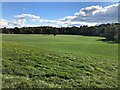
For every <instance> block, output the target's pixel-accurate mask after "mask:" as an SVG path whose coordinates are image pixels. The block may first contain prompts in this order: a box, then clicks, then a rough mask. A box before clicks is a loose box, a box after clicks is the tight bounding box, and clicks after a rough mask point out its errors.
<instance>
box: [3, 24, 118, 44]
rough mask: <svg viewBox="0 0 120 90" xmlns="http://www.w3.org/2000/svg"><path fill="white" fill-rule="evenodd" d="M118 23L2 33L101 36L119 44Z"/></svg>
mask: <svg viewBox="0 0 120 90" xmlns="http://www.w3.org/2000/svg"><path fill="white" fill-rule="evenodd" d="M119 28H120V23H113V24H109V23H108V24H101V25H97V26H91V27H88V26H87V25H85V26H80V27H75V26H73V27H60V28H57V27H50V26H40V27H22V28H18V27H15V28H6V27H4V28H2V33H6V34H48V35H49V34H54V36H55V35H56V34H69V35H84V36H101V37H105V38H106V40H107V41H114V42H117V43H119V42H120V31H119Z"/></svg>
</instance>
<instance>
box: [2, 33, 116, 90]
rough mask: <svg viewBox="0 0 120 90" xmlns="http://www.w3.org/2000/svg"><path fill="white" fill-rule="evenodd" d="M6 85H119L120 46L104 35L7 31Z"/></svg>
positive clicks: (18, 86) (89, 86)
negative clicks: (103, 39) (119, 54)
mask: <svg viewBox="0 0 120 90" xmlns="http://www.w3.org/2000/svg"><path fill="white" fill-rule="evenodd" d="M2 38H3V42H2V46H3V62H2V64H3V71H2V72H3V88H22V87H23V88H25V87H27V88H28V87H30V88H36V87H37V88H70V87H71V88H74V87H80V88H86V87H87V88H116V87H117V84H118V80H117V78H118V76H117V71H118V45H117V44H110V43H107V42H102V41H99V39H102V38H101V37H89V36H77V35H57V36H55V37H54V36H53V35H32V34H31V35H30V34H29V35H25V34H24V35H23V34H21V35H15V34H14V35H13V34H3V35H2Z"/></svg>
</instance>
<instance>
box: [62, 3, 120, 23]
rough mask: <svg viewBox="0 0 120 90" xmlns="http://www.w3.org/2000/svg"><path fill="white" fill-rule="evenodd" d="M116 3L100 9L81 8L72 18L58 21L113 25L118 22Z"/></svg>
mask: <svg viewBox="0 0 120 90" xmlns="http://www.w3.org/2000/svg"><path fill="white" fill-rule="evenodd" d="M118 5H119V4H118V3H116V4H113V5H110V6H106V7H101V6H99V5H96V6H90V7H86V8H82V9H81V10H80V11H79V12H77V13H75V14H74V15H73V16H67V17H64V18H62V19H60V20H61V21H63V22H66V21H69V22H87V23H93V22H94V23H115V22H118V18H117V17H118Z"/></svg>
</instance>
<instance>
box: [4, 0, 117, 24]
mask: <svg viewBox="0 0 120 90" xmlns="http://www.w3.org/2000/svg"><path fill="white" fill-rule="evenodd" d="M113 4H116V2H3V3H2V18H3V19H4V20H7V21H12V20H15V19H16V18H15V16H16V15H22V14H30V15H35V16H39V17H40V19H44V20H59V19H61V18H65V17H67V16H74V14H75V13H77V12H80V10H81V9H82V8H86V7H91V6H96V5H98V6H100V7H103V8H104V7H107V6H110V5H113ZM95 8H98V7H95ZM80 17H81V16H80ZM18 19H20V18H17V20H18ZM71 21H72V20H71ZM26 23H27V24H37V25H39V24H40V25H42V24H43V23H44V22H37V21H36V22H35V21H34V22H33V21H31V20H29V22H28V21H26ZM45 23H46V22H45ZM49 23H50V22H49Z"/></svg>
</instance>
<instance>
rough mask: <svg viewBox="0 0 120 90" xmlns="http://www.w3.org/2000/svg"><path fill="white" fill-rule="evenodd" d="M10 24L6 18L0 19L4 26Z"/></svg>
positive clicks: (1, 24)
mask: <svg viewBox="0 0 120 90" xmlns="http://www.w3.org/2000/svg"><path fill="white" fill-rule="evenodd" d="M8 24H9V22H8V21H7V20H5V19H0V26H1V27H4V26H7V25H8Z"/></svg>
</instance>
